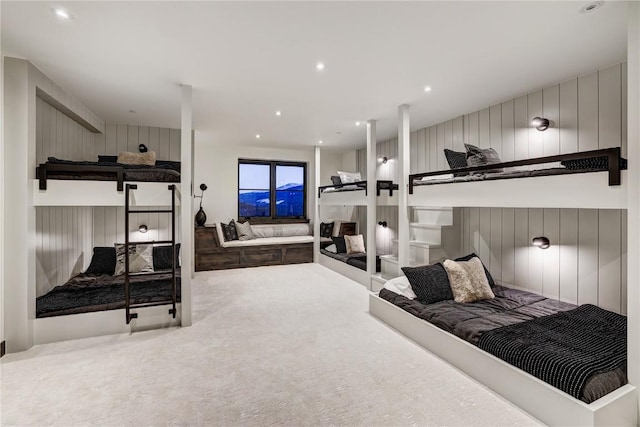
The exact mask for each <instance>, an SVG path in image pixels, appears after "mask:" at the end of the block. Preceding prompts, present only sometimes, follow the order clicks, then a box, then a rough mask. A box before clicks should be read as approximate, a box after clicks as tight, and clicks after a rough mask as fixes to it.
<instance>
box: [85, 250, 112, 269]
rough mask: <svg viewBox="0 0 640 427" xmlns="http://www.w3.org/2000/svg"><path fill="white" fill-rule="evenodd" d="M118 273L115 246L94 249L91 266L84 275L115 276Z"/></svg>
mask: <svg viewBox="0 0 640 427" xmlns="http://www.w3.org/2000/svg"><path fill="white" fill-rule="evenodd" d="M115 271H116V248H115V247H114V246H108V247H100V246H98V247H95V248H93V256H92V257H91V264H89V267H88V268H87V271H85V272H84V274H95V275H99V274H108V275H110V276H113V273H115Z"/></svg>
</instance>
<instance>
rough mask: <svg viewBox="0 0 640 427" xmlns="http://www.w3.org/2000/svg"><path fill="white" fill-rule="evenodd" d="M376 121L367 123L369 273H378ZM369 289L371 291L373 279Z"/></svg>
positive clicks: (369, 283)
mask: <svg viewBox="0 0 640 427" xmlns="http://www.w3.org/2000/svg"><path fill="white" fill-rule="evenodd" d="M376 144H377V136H376V121H375V120H369V121H367V273H369V275H372V274H375V273H376V221H377V212H376V182H377V180H376V168H377V161H376ZM368 285H369V286H368V287H369V289H371V278H370V277H369V282H368Z"/></svg>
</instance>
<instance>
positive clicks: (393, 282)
mask: <svg viewBox="0 0 640 427" xmlns="http://www.w3.org/2000/svg"><path fill="white" fill-rule="evenodd" d="M384 288H385V289H387V290H390V291H391V292H395V293H396V294H398V295H402V296H405V297H407V298H409V299H416V294H415V293H414V292H413V289H412V288H411V283H409V279H407V276H400V277H396V278H395V279H390V280H387V283H385V284H384Z"/></svg>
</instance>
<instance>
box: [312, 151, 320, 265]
mask: <svg viewBox="0 0 640 427" xmlns="http://www.w3.org/2000/svg"><path fill="white" fill-rule="evenodd" d="M313 154H314V168H313V218H312V219H313V262H315V263H318V262H320V199H319V198H318V196H319V194H318V191H319V190H318V186H319V185H320V147H319V146H317V145H316V147H315V148H314V150H313Z"/></svg>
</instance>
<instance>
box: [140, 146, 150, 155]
mask: <svg viewBox="0 0 640 427" xmlns="http://www.w3.org/2000/svg"><path fill="white" fill-rule="evenodd" d="M138 151H139V152H141V153H146V152H147V151H149V149H148V148H147V146H146V145H144V144H140V145H138Z"/></svg>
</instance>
